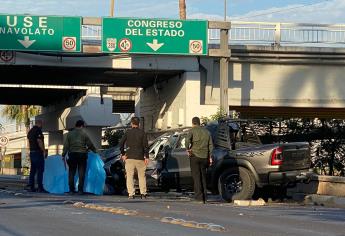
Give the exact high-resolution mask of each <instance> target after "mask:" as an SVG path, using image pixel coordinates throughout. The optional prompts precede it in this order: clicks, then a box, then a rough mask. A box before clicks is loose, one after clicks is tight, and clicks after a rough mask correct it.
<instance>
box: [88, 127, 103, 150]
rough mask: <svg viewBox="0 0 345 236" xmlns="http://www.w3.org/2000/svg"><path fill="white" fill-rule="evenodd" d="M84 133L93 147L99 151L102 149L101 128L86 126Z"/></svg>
mask: <svg viewBox="0 0 345 236" xmlns="http://www.w3.org/2000/svg"><path fill="white" fill-rule="evenodd" d="M84 131H85V133H86V134H87V135H88V136H89V137H90V139H91V141H92V143H93V145H95V147H96V148H97V149H100V148H101V147H102V127H100V126H88V127H85V128H84Z"/></svg>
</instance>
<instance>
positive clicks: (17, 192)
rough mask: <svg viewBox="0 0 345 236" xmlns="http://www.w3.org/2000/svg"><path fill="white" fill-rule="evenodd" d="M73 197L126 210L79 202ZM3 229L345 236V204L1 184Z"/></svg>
mask: <svg viewBox="0 0 345 236" xmlns="http://www.w3.org/2000/svg"><path fill="white" fill-rule="evenodd" d="M0 188H1V184H0ZM8 190H13V191H8ZM74 202H83V203H86V204H87V203H88V204H96V205H97V206H98V207H107V208H106V209H108V210H109V209H115V210H116V209H118V210H119V209H121V212H120V213H119V212H117V213H114V212H113V213H110V212H104V211H102V210H100V209H98V210H95V209H89V208H85V207H84V208H78V207H75V206H74V205H73V204H72V203H74ZM88 206H94V207H95V205H88ZM126 212H127V213H128V214H127V213H126ZM126 214H127V215H126ZM173 220H175V221H173ZM184 221H193V222H190V223H189V224H187V223H188V222H187V223H186V222H184ZM181 222H182V223H183V222H184V223H185V226H183V225H182V223H181ZM197 223H206V224H203V225H199V226H205V228H203V229H198V228H193V227H194V226H196V225H197ZM207 227H208V228H207ZM212 230H216V231H212ZM0 235H1V236H8V235H11V236H24V235H52V236H55V235H59V236H60V235H63V236H67V235H73V236H76V235H119V236H120V235H124V236H127V235H128V236H129V235H130V236H133V235H147V236H152V235H234V236H241V235H246V236H248V235H260V236H262V235H289V236H290V235H303V236H305V235H313V236H318V235H327V236H329V235H336V236H345V209H336V208H324V207H317V206H301V205H298V204H296V203H290V204H286V203H283V204H278V203H275V204H269V205H268V206H262V207H235V206H233V205H232V204H228V203H222V202H219V201H217V200H216V199H214V200H213V201H211V202H210V203H208V204H206V205H202V204H199V203H194V202H192V201H190V199H189V198H188V197H183V196H180V195H177V194H174V193H171V194H168V195H166V194H163V193H161V194H159V193H157V194H155V195H154V196H151V197H150V198H149V199H146V200H141V199H134V200H128V199H127V198H126V197H123V196H92V195H86V196H67V195H66V196H65V195H63V196H57V195H50V194H38V193H26V192H25V191H23V190H21V189H20V188H16V189H14V188H11V186H9V187H6V188H4V186H2V189H0Z"/></svg>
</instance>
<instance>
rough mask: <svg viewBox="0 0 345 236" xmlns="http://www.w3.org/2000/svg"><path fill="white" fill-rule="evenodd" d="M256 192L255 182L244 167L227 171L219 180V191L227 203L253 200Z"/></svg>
mask: <svg viewBox="0 0 345 236" xmlns="http://www.w3.org/2000/svg"><path fill="white" fill-rule="evenodd" d="M254 190H255V180H254V178H253V177H252V175H251V173H250V172H249V171H248V170H247V169H246V168H243V167H232V168H229V169H227V170H225V171H224V172H223V173H222V174H221V175H220V177H219V179H218V191H219V194H220V196H221V197H222V198H223V199H224V200H225V201H227V202H231V201H233V200H246V199H251V198H252V196H253V194H254Z"/></svg>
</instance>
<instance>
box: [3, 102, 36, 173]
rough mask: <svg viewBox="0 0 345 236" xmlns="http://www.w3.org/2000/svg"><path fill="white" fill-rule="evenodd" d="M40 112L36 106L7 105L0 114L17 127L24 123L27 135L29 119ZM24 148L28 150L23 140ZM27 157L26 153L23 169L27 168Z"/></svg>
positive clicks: (27, 145)
mask: <svg viewBox="0 0 345 236" xmlns="http://www.w3.org/2000/svg"><path fill="white" fill-rule="evenodd" d="M40 111H41V109H40V107H38V106H29V105H7V106H5V107H4V108H3V109H2V111H1V113H2V115H3V116H5V117H6V118H7V119H9V120H11V121H15V122H16V124H17V125H20V124H23V123H24V125H25V132H26V133H28V132H29V129H30V118H31V117H34V116H36V115H38V114H39V113H40ZM25 146H26V148H27V150H28V149H29V143H28V140H27V139H25ZM27 157H28V152H26V158H25V161H24V164H23V167H24V166H26V167H27V166H29V163H28V158H27ZM22 163H23V162H22ZM26 171H27V169H26ZM24 174H25V170H24ZM26 174H27V173H26Z"/></svg>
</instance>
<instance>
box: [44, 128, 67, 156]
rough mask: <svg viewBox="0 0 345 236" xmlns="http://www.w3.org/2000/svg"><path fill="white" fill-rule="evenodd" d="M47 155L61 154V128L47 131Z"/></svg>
mask: <svg viewBox="0 0 345 236" xmlns="http://www.w3.org/2000/svg"><path fill="white" fill-rule="evenodd" d="M48 133H49V135H48V145H47V144H46V148H48V155H59V154H60V155H61V154H62V148H63V132H62V130H58V131H49V132H48Z"/></svg>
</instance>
